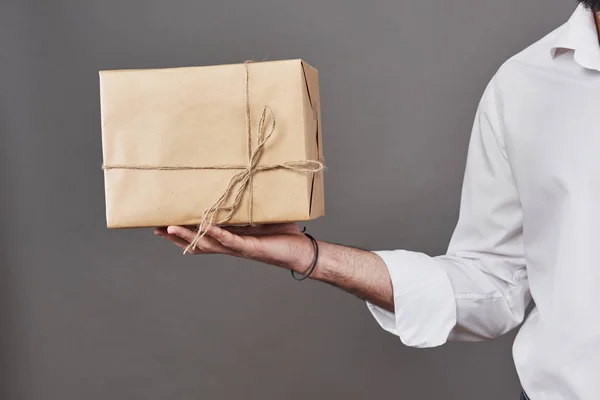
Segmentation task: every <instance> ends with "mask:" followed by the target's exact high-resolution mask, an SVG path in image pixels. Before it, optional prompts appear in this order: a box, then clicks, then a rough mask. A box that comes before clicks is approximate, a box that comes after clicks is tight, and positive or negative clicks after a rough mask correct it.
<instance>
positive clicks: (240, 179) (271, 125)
mask: <svg viewBox="0 0 600 400" xmlns="http://www.w3.org/2000/svg"><path fill="white" fill-rule="evenodd" d="M251 62H252V61H246V62H244V67H245V96H244V97H245V109H246V138H247V142H246V144H247V150H248V163H247V165H216V166H207V167H199V166H149V165H122V164H119V165H104V166H103V169H104V170H111V169H128V170H145V171H184V170H238V169H241V170H242V171H241V172H238V173H237V174H235V175H234V176H233V177H232V178H231V179H230V180H229V183H228V184H227V187H226V188H225V190H224V191H223V193H222V194H221V196H219V198H218V199H217V200H216V201H215V202H214V203H213V204H212V205H211V206H210V207H208V208H207V209H206V210H204V212H203V213H202V220H201V222H200V225H199V226H198V231H197V233H196V236H195V238H194V240H192V241H191V242H190V244H189V246H187V247H186V249H185V250H184V252H183V254H186V253H187V252H189V251H190V250H192V249H194V248H195V247H196V245H197V244H198V242H199V241H200V240H201V239H202V238H203V237H204V236H205V235H206V233H207V231H208V229H209V228H210V227H211V226H213V225H214V224H215V223H216V224H224V223H226V222H228V221H230V220H231V218H232V217H233V215H234V214H235V212H236V211H237V210H238V208H239V206H240V204H241V201H242V196H243V194H244V192H245V191H246V189H248V192H249V196H248V220H249V221H248V223H249V224H250V225H253V213H254V187H253V178H254V175H255V174H256V173H258V172H263V171H272V170H277V169H287V170H291V171H296V172H300V173H316V172H320V171H322V170H323V169H325V166H324V165H323V163H321V162H320V161H315V160H303V161H288V162H284V163H281V164H272V165H259V161H260V156H261V155H262V153H263V151H264V149H265V145H266V144H267V143H268V141H269V140H270V139H271V138H272V137H273V134H274V132H275V122H276V121H275V116H274V115H273V112H272V111H271V109H270V108H269V106H265V107H264V108H263V111H262V115H261V117H260V121H259V123H258V145H257V147H256V149H254V150H253V149H252V130H251V126H250V91H249V80H250V79H249V71H248V64H249V63H251ZM265 132H268V133H267V134H266V135H265ZM233 194H235V197H234V200H233V203H232V204H231V205H229V206H226V205H225V203H226V202H227V200H228V199H229V198H230V197H231V196H232V195H233ZM222 212H227V214H226V215H225V217H223V218H221V219H217V216H218V215H219V214H220V213H222Z"/></svg>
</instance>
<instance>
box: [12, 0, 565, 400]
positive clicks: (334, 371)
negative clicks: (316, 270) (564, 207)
mask: <svg viewBox="0 0 600 400" xmlns="http://www.w3.org/2000/svg"><path fill="white" fill-rule="evenodd" d="M574 7H575V3H574V2H572V1H570V0H502V1H497V0H454V1H448V0H435V1H417V0H369V1H367V0H363V1H356V0H354V1H349V0H302V1H300V0H296V1H290V0H286V1H281V0H211V1H207V0H204V1H198V0H169V1H166V0H165V1H159V0H151V1H148V0H146V1H142V0H87V1H81V0H72V1H68V0H53V1H49V0H37V1H34V0H0V132H1V139H2V141H1V145H0V179H1V184H2V186H1V190H2V196H1V197H0V198H1V204H0V206H1V208H0V209H1V210H2V215H1V216H2V221H1V224H0V231H1V234H2V237H1V245H2V249H1V253H0V260H1V262H2V264H1V269H0V352H1V354H0V369H1V371H0V399H3V400H4V399H10V400H13V399H15V400H16V399H19V400H20V399H27V400H29V399H32V400H33V399H36V400H37V399H40V400H41V399H44V400H53V399H57V400H59V399H60V400H64V399H87V400H96V399H113V400H120V399H200V398H201V399H225V398H226V399H284V398H285V399H306V398H313V399H331V398H345V399H367V398H419V399H440V398H444V399H447V398H449V399H473V400H475V399H481V398H485V399H487V400H495V399H497V400H500V399H511V398H516V396H517V393H518V390H519V384H518V380H517V377H516V375H515V372H514V367H513V365H512V360H511V344H512V339H513V335H508V336H506V337H504V338H501V339H499V340H496V341H493V342H489V343H481V344H450V345H447V346H444V347H442V348H440V349H432V350H414V349H409V348H405V347H403V346H402V345H401V343H400V341H399V340H398V339H397V338H395V337H393V336H392V335H389V334H387V333H385V332H383V331H381V330H380V329H379V327H378V326H377V324H376V323H375V322H374V321H373V320H372V318H371V316H370V315H369V313H368V311H367V309H366V307H365V306H364V304H363V303H362V302H361V301H359V300H357V299H355V298H353V297H352V296H350V295H346V294H344V293H342V292H341V291H338V290H337V289H333V288H331V287H329V286H327V285H324V284H319V283H316V282H309V283H302V284H299V283H296V282H294V281H292V280H291V278H290V276H289V275H288V274H287V273H285V272H284V271H281V270H277V269H275V268H272V267H268V266H263V265H258V264H254V263H251V262H246V261H240V260H232V259H228V258H222V257H212V256H209V257H203V258H200V257H182V256H181V254H180V252H179V251H178V249H176V248H174V247H171V246H170V245H168V243H166V242H163V241H161V240H160V239H158V238H155V237H153V236H152V234H151V231H149V230H139V231H136V230H130V231H109V230H107V229H105V227H104V204H103V181H102V173H101V170H100V164H101V162H102V159H101V141H100V120H99V99H98V77H97V71H98V70H100V69H112V68H146V67H148V68H150V67H170V66H180V65H202V64H218V63H231V62H238V61H242V60H245V59H248V58H254V59H260V58H269V59H283V58H297V57H301V58H304V59H306V60H307V61H309V62H310V63H312V64H313V65H314V66H316V67H317V68H318V69H319V70H320V77H321V91H322V105H323V115H324V149H325V154H326V159H327V164H328V167H329V170H328V172H327V175H326V189H327V190H326V199H327V215H326V217H324V218H323V219H321V220H319V221H316V222H314V223H311V224H310V230H311V231H312V232H313V233H314V234H315V235H316V236H318V237H319V238H321V239H326V240H331V241H335V242H340V243H345V244H349V245H356V246H360V247H363V248H370V249H383V248H398V247H402V248H409V249H414V250H419V251H424V252H428V253H431V254H439V253H442V252H444V250H445V248H446V245H447V243H448V239H449V237H450V234H451V233H452V229H453V227H454V224H455V222H456V219H457V215H458V214H457V212H458V203H459V194H460V193H459V192H460V184H461V181H462V174H463V168H464V164H465V155H466V146H467V141H468V138H469V134H470V130H471V124H472V121H473V116H474V112H475V108H476V105H477V102H478V100H479V97H480V95H481V93H482V91H483V89H484V87H485V84H486V83H487V81H488V79H489V78H490V77H491V76H492V74H493V73H494V72H495V70H496V69H497V68H498V66H499V65H500V64H501V62H502V61H503V60H505V59H506V58H508V57H509V56H511V55H512V54H514V53H516V52H517V51H519V50H520V49H522V48H524V47H525V46H527V45H528V44H530V43H532V42H533V41H535V40H537V39H538V38H540V37H541V36H543V35H544V34H545V33H547V32H549V31H550V30H552V29H553V28H554V27H556V26H558V25H559V24H561V23H562V22H563V21H565V20H566V19H567V18H568V17H569V15H570V13H571V11H572V10H573V9H574ZM411 396H415V397H411Z"/></svg>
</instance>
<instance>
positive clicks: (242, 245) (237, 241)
mask: <svg viewBox="0 0 600 400" xmlns="http://www.w3.org/2000/svg"><path fill="white" fill-rule="evenodd" d="M206 234H207V235H208V236H210V237H213V238H215V239H216V240H217V241H218V242H219V243H220V244H221V245H223V246H225V247H227V248H229V249H231V250H233V251H235V252H237V253H247V252H248V251H249V250H250V249H249V248H248V243H247V241H246V240H244V238H242V237H240V236H239V235H237V234H235V233H232V232H231V231H229V230H225V229H223V228H219V227H218V226H211V227H210V228H208V230H207V232H206Z"/></svg>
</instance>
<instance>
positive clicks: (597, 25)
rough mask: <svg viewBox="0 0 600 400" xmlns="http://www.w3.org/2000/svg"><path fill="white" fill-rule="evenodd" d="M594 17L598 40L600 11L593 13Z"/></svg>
mask: <svg viewBox="0 0 600 400" xmlns="http://www.w3.org/2000/svg"><path fill="white" fill-rule="evenodd" d="M594 19H595V20H596V29H597V30H598V40H600V12H595V13H594Z"/></svg>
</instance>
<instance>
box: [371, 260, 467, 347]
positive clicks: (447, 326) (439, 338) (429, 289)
mask: <svg viewBox="0 0 600 400" xmlns="http://www.w3.org/2000/svg"><path fill="white" fill-rule="evenodd" d="M374 253H375V254H377V255H378V256H379V257H381V259H382V260H383V261H384V263H385V265H386V267H387V269H388V271H389V274H390V277H391V280H392V287H393V291H394V312H393V313H391V312H389V311H387V310H385V309H383V308H381V307H378V306H376V305H374V304H372V303H369V302H367V306H368V308H369V310H370V311H371V314H373V317H374V318H375V320H376V321H377V322H378V323H379V325H380V326H381V327H382V328H383V329H384V330H386V331H388V332H390V333H392V334H394V335H396V336H398V337H399V338H400V340H401V341H402V343H404V344H405V345H407V346H410V347H421V348H424V347H437V346H441V345H442V344H444V343H446V341H447V340H448V336H449V335H450V332H451V331H452V330H453V329H454V326H455V325H456V299H455V297H454V290H453V289H452V284H451V283H450V279H449V278H448V275H447V274H446V271H445V270H444V269H443V268H442V267H441V266H440V265H439V264H438V262H437V261H436V259H435V258H432V257H430V256H428V255H426V254H422V253H415V252H410V251H404V250H396V251H377V252H374Z"/></svg>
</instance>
